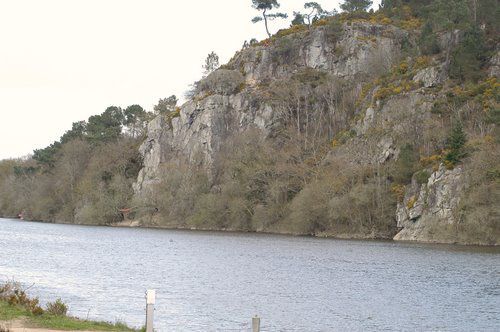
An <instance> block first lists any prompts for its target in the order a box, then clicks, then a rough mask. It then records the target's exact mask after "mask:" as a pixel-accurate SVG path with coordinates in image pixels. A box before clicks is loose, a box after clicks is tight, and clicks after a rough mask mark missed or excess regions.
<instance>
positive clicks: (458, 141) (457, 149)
mask: <svg viewBox="0 0 500 332" xmlns="http://www.w3.org/2000/svg"><path fill="white" fill-rule="evenodd" d="M466 141H467V137H466V135H465V132H464V129H463V127H462V123H461V122H460V121H456V122H455V124H454V125H453V128H452V130H451V133H450V137H449V138H448V142H447V144H446V147H447V149H448V153H446V155H445V157H444V162H445V164H446V165H447V166H448V167H453V166H454V165H456V164H457V163H458V162H460V161H461V160H462V159H463V158H464V157H465V156H466V155H467V153H466V152H465V149H464V146H465V143H466Z"/></svg>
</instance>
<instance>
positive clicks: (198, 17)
mask: <svg viewBox="0 0 500 332" xmlns="http://www.w3.org/2000/svg"><path fill="white" fill-rule="evenodd" d="M280 2H281V5H282V6H281V9H282V11H285V12H288V13H289V15H291V13H292V11H293V10H299V9H301V7H302V6H303V4H304V2H305V1H304V0H281V1H280ZM318 2H319V3H320V4H321V5H323V7H324V8H325V9H328V10H330V9H333V8H338V3H339V1H335V0H325V1H318ZM375 2H376V3H379V2H380V1H375ZM255 14H256V12H255V10H253V9H252V8H251V0H212V1H205V0H181V1H167V0H43V1H41V0H0V113H1V117H0V159H4V158H13V157H21V156H25V155H27V154H29V153H31V152H32V151H33V149H35V148H42V147H45V146H47V145H48V144H50V143H52V142H53V141H54V140H58V139H59V137H60V136H61V135H62V134H63V133H64V132H65V131H66V130H67V129H69V128H70V127H71V123H72V122H75V121H79V120H86V119H87V118H88V117H89V116H90V115H93V114H99V113H102V112H103V111H104V110H105V109H106V107H108V106H110V105H116V106H121V107H126V106H128V105H131V104H140V105H141V106H142V107H144V108H145V109H147V110H152V108H153V105H154V104H155V103H156V102H157V101H158V99H159V98H163V97H166V96H169V95H171V94H176V95H177V96H183V94H184V92H185V91H186V90H187V88H188V86H189V84H191V83H192V82H193V81H195V80H197V79H199V78H200V75H201V71H202V70H201V66H202V64H203V61H204V59H205V57H206V55H207V54H208V53H209V52H211V51H215V52H216V53H217V54H219V56H220V58H221V63H225V62H227V61H228V60H229V59H230V57H231V56H232V55H233V54H234V52H235V51H237V50H239V49H240V48H241V46H242V44H243V42H244V41H245V40H249V39H251V38H257V39H259V40H260V39H263V38H264V37H265V31H264V26H263V25H262V24H252V23H251V22H250V20H251V19H252V17H253V16H255ZM289 22H290V20H286V21H282V22H273V23H272V24H271V30H272V31H273V32H275V31H276V30H277V29H279V28H283V27H286V26H288V25H289V24H290V23H289Z"/></svg>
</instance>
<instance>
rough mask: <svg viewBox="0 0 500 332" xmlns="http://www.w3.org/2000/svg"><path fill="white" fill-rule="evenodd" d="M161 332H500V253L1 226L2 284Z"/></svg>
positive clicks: (76, 311) (79, 312) (75, 310)
mask: <svg viewBox="0 0 500 332" xmlns="http://www.w3.org/2000/svg"><path fill="white" fill-rule="evenodd" d="M11 278H15V279H16V280H17V281H20V282H22V283H24V284H27V285H31V284H34V286H33V287H32V288H31V289H30V292H31V293H32V294H33V295H37V296H39V297H40V299H41V300H42V301H43V302H45V301H49V300H54V299H55V298H57V297H61V298H63V300H64V301H66V302H67V303H68V304H69V306H70V313H71V314H72V315H76V316H78V317H83V318H86V317H87V316H88V317H89V318H92V319H99V320H111V321H114V320H121V321H125V322H126V323H128V324H130V325H133V326H142V325H143V324H144V305H145V300H144V291H145V289H147V288H154V289H156V290H157V305H156V312H155V315H156V316H155V323H156V327H157V329H158V331H248V330H249V328H250V323H249V322H250V319H251V317H252V316H253V315H255V314H259V315H260V316H261V317H262V325H263V326H262V327H263V330H264V331H500V251H499V250H498V249H493V248H483V249H480V248H465V247H458V246H455V247H454V246H431V245H420V244H402V243H392V242H370V241H339V240H326V239H315V238H297V237H285V236H271V235H255V234H226V233H212V232H207V233H202V232H184V231H169V230H152V229H119V228H102V227H83V226H74V225H53V224H42V223H30V222H21V221H17V220H8V219H0V279H1V280H6V279H11Z"/></svg>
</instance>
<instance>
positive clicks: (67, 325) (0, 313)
mask: <svg viewBox="0 0 500 332" xmlns="http://www.w3.org/2000/svg"><path fill="white" fill-rule="evenodd" d="M67 310H68V307H67V306H66V304H64V303H63V302H62V301H61V300H60V299H58V300H56V301H55V302H52V303H47V305H46V308H45V309H44V308H42V307H41V306H40V305H39V301H38V299H37V298H32V297H29V296H28V295H27V294H26V292H25V290H23V289H22V288H21V286H20V284H18V283H15V282H8V283H6V284H4V285H0V322H2V323H3V325H4V326H2V324H0V331H3V330H7V331H8V328H9V326H8V325H9V323H11V322H13V321H17V322H19V321H21V322H22V325H23V327H33V328H47V329H53V330H62V331H83V330H86V331H123V332H125V331H140V330H136V329H133V328H130V327H128V326H126V325H125V324H123V323H120V322H117V323H110V322H96V321H90V320H82V319H78V318H76V317H70V316H67V315H66V313H67ZM2 327H3V330H2Z"/></svg>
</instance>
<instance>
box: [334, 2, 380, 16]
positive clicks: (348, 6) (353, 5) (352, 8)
mask: <svg viewBox="0 0 500 332" xmlns="http://www.w3.org/2000/svg"><path fill="white" fill-rule="evenodd" d="M372 3H373V1H371V0H345V1H344V3H343V4H341V5H340V8H341V9H342V10H343V11H346V12H349V13H353V12H359V11H366V10H367V9H368V8H369V7H370V6H371V5H372Z"/></svg>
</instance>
